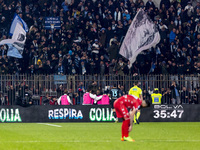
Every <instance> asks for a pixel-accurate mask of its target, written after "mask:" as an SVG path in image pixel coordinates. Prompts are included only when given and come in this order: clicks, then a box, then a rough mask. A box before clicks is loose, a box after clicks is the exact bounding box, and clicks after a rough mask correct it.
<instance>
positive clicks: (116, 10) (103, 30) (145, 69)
mask: <svg viewBox="0 0 200 150" xmlns="http://www.w3.org/2000/svg"><path fill="white" fill-rule="evenodd" d="M139 8H142V9H144V10H145V11H146V12H147V14H148V15H149V16H150V18H151V19H152V20H153V21H154V23H155V24H156V26H157V28H158V29H159V32H160V36H161V40H160V43H159V44H158V45H157V46H156V47H155V48H151V49H149V50H146V51H143V52H142V53H141V54H140V55H138V57H137V60H136V62H135V63H134V64H133V65H132V67H131V68H130V69H129V65H130V63H129V61H128V60H127V59H125V58H123V57H121V56H120V55H119V48H120V45H121V43H122V41H123V38H124V36H125V35H126V32H127V30H128V28H129V26H130V24H131V22H132V20H133V18H134V16H135V15H136V13H137V11H138V10H139ZM15 13H17V14H18V15H19V16H20V17H21V18H22V19H23V20H24V21H25V22H26V23H27V25H28V27H29V32H28V33H27V40H26V44H25V48H24V52H23V59H16V58H13V57H7V55H6V54H7V50H8V47H7V46H6V45H3V46H1V47H0V51H1V55H0V74H23V73H27V74H31V75H32V74H47V75H49V74H58V75H96V74H97V75H108V74H109V75H112V74H113V75H120V76H123V75H130V74H134V75H147V74H153V75H157V74H162V75H168V74H171V75H173V76H175V78H174V79H176V75H183V74H184V75H199V74H200V2H197V3H195V5H194V3H192V1H189V0H181V2H178V0H173V1H172V2H170V1H169V0H161V2H160V6H159V7H156V6H155V4H154V2H153V0H148V1H147V2H146V3H144V1H143V0H18V1H14V0H0V20H1V21H0V38H1V40H3V39H7V38H9V36H8V35H9V34H8V33H9V29H10V25H11V22H12V19H13V16H14V14H15ZM50 16H51V17H52V16H53V17H60V20H61V29H60V30H56V29H54V30H53V31H52V30H46V29H45V24H44V19H45V17H50ZM152 66H154V67H153V69H152ZM198 86H199V83H196V86H195V88H196V89H194V90H195V93H197V92H198V91H199V89H198ZM187 88H188V87H187ZM182 89H183V87H181V90H182ZM164 90H165V92H167V91H168V89H164ZM169 90H170V89H169ZM77 92H80V91H77ZM147 93H148V92H147ZM79 96H80V95H79ZM79 103H80V102H79Z"/></svg>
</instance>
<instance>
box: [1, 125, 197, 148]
mask: <svg viewBox="0 0 200 150" xmlns="http://www.w3.org/2000/svg"><path fill="white" fill-rule="evenodd" d="M54 125H56V126H54ZM130 135H131V137H132V138H134V139H135V142H133V143H130V142H121V141H120V138H121V123H48V124H46V123H44V124H38V123H5V124H3V123H2V124H0V150H199V149H200V122H186V123H182V122H181V123H175V122H171V123H170V122H169V123H155V122H154V123H144V122H142V123H140V125H134V126H133V131H132V132H131V134H130Z"/></svg>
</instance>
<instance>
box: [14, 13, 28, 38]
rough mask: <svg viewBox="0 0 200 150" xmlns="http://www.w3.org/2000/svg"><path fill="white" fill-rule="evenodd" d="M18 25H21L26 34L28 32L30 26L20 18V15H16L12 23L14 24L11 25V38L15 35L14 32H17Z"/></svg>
mask: <svg viewBox="0 0 200 150" xmlns="http://www.w3.org/2000/svg"><path fill="white" fill-rule="evenodd" d="M17 23H19V24H21V26H22V27H23V29H24V30H25V31H26V32H28V26H27V24H26V22H25V21H24V20H23V19H22V18H20V16H18V14H15V16H14V18H13V21H12V24H11V27H10V36H12V35H13V32H14V30H15V27H16V25H17Z"/></svg>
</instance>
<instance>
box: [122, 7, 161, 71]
mask: <svg viewBox="0 0 200 150" xmlns="http://www.w3.org/2000/svg"><path fill="white" fill-rule="evenodd" d="M159 41H160V34H159V32H158V29H157V28H156V26H155V24H154V23H153V22H152V20H151V19H150V18H149V16H148V15H147V14H146V13H145V12H144V10H143V9H140V10H139V11H138V12H137V14H136V16H135V18H134V19H133V21H132V23H131V25H130V27H129V29H128V31H127V33H126V36H125V38H124V41H123V43H122V46H121V48H120V51H119V53H120V54H121V55H122V56H124V57H125V58H127V59H129V60H130V64H131V65H132V63H134V62H135V60H136V57H137V55H138V54H139V53H140V52H142V51H143V50H147V49H149V48H151V47H153V46H156V44H158V43H159ZM130 67H131V66H130Z"/></svg>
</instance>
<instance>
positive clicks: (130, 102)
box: [116, 95, 142, 110]
mask: <svg viewBox="0 0 200 150" xmlns="http://www.w3.org/2000/svg"><path fill="white" fill-rule="evenodd" d="M116 103H118V104H119V103H120V105H124V106H125V107H126V108H130V109H132V108H135V109H136V110H138V109H139V108H140V105H141V104H142V101H141V100H140V99H139V98H137V97H135V96H133V95H124V96H122V97H120V98H118V99H117V100H116Z"/></svg>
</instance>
